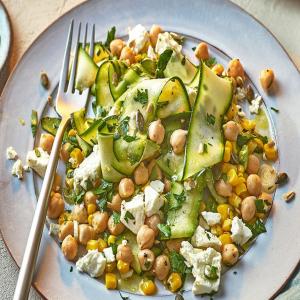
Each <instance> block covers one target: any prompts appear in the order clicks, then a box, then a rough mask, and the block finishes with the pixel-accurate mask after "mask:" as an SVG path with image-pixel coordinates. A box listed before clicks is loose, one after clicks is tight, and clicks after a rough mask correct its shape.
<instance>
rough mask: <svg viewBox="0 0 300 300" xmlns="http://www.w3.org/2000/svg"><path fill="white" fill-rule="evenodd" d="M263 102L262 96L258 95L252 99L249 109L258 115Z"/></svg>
mask: <svg viewBox="0 0 300 300" xmlns="http://www.w3.org/2000/svg"><path fill="white" fill-rule="evenodd" d="M261 102H262V98H261V96H257V97H256V98H254V99H253V100H252V101H251V104H250V105H249V111H250V113H251V114H256V115H257V114H258V113H259V109H260V105H261Z"/></svg>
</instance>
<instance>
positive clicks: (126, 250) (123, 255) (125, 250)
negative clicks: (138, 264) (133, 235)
mask: <svg viewBox="0 0 300 300" xmlns="http://www.w3.org/2000/svg"><path fill="white" fill-rule="evenodd" d="M116 258H117V260H122V261H124V262H126V263H128V264H130V263H131V262H132V261H133V254H132V250H131V248H130V246H128V245H123V244H121V245H119V246H118V251H117V255H116Z"/></svg>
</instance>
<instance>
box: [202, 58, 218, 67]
mask: <svg viewBox="0 0 300 300" xmlns="http://www.w3.org/2000/svg"><path fill="white" fill-rule="evenodd" d="M204 62H205V64H206V65H207V66H208V67H209V68H211V67H213V66H214V65H215V64H216V63H217V60H216V58H215V57H210V58H208V59H206V60H205V61H204Z"/></svg>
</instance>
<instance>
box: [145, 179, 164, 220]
mask: <svg viewBox="0 0 300 300" xmlns="http://www.w3.org/2000/svg"><path fill="white" fill-rule="evenodd" d="M144 193H145V213H146V216H147V217H151V216H152V215H154V214H156V213H157V212H158V211H159V209H160V208H161V207H162V206H163V205H164V198H163V197H161V196H160V194H159V193H158V192H157V191H156V190H155V189H154V188H152V187H151V186H150V185H148V186H146V188H145V191H144Z"/></svg>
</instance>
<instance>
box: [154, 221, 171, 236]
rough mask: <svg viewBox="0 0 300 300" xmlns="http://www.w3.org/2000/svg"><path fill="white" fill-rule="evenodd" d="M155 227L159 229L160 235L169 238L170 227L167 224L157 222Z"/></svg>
mask: <svg viewBox="0 0 300 300" xmlns="http://www.w3.org/2000/svg"><path fill="white" fill-rule="evenodd" d="M157 228H158V229H159V231H160V233H161V235H162V236H163V237H165V238H169V237H170V236H171V227H170V226H169V225H167V224H158V225H157Z"/></svg>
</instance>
